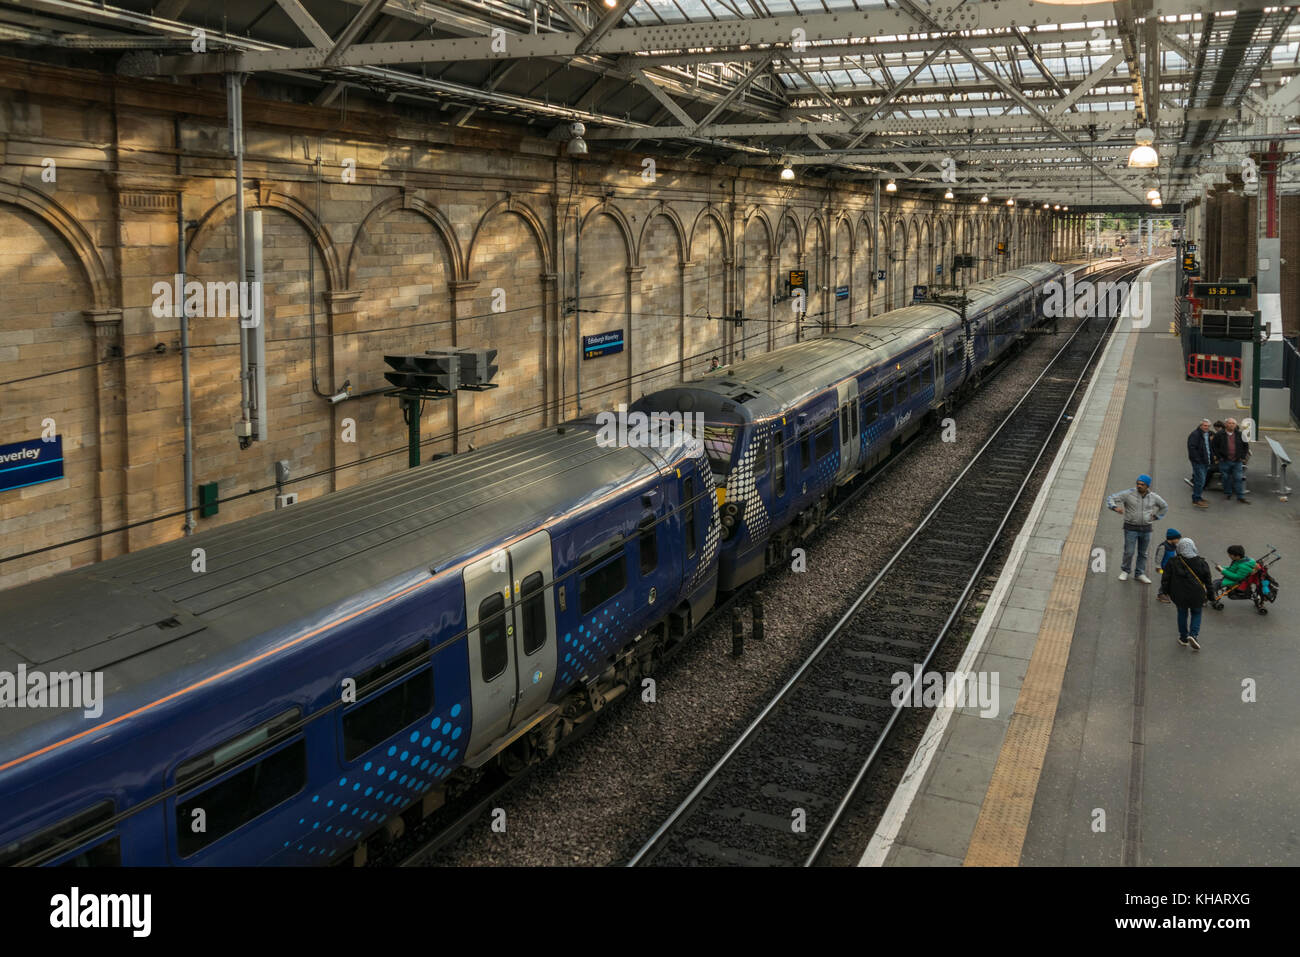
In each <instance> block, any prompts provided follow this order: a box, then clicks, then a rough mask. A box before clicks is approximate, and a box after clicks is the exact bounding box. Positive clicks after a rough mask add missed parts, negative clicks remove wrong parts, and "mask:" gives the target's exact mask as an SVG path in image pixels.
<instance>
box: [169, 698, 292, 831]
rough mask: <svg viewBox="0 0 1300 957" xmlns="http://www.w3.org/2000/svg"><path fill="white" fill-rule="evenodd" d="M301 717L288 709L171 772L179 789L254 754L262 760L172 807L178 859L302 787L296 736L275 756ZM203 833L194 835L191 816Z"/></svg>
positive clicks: (185, 797) (278, 802)
mask: <svg viewBox="0 0 1300 957" xmlns="http://www.w3.org/2000/svg"><path fill="white" fill-rule="evenodd" d="M299 714H300V712H299V711H298V709H297V708H293V709H291V710H289V711H286V712H285V713H284V714H281V715H280V716H279V717H277V718H275V719H273V720H271V721H268V722H267V723H266V724H264V725H262V726H261V727H260V728H257V729H256V730H254V731H251V732H249V733H248V734H245V735H242V736H240V737H239V738H236V739H235V740H234V741H231V742H230V743H228V744H224V745H222V746H221V747H219V748H215V749H213V750H212V751H209V752H208V753H207V754H205V755H203V756H202V757H199V758H196V759H193V760H191V761H187V762H185V763H184V764H182V765H181V766H180V767H179V768H177V769H176V783H177V784H178V785H180V784H183V783H184V782H186V781H193V780H197V779H201V778H206V777H209V776H211V775H212V774H214V773H219V771H220V770H221V768H222V765H226V764H233V763H234V762H235V761H236V760H242V759H246V758H248V757H250V756H253V755H261V757H260V758H259V759H258V760H256V761H254V762H252V763H249V764H247V765H245V766H244V767H243V768H242V769H241V770H239V771H237V772H236V773H234V774H232V775H230V776H229V777H228V778H225V779H224V780H222V781H220V782H218V783H217V784H214V785H212V786H211V787H208V788H203V789H201V790H198V791H191V792H190V793H189V794H187V795H185V796H184V797H182V798H181V799H179V800H178V801H177V802H176V848H177V851H178V852H179V853H180V855H181V857H189V856H190V855H191V854H194V853H196V852H197V851H200V850H202V849H203V848H205V847H207V846H208V845H209V844H211V843H212V842H213V841H216V840H218V839H219V838H222V837H225V836H226V835H227V834H229V833H230V832H231V831H233V830H235V829H236V828H239V827H242V826H243V825H244V824H247V823H248V822H249V821H251V820H253V819H254V818H256V817H258V816H260V815H262V814H265V813H266V812H267V811H269V810H271V808H273V807H275V806H276V805H277V804H280V803H282V802H283V801H286V800H288V799H289V798H291V797H293V796H294V795H295V794H297V793H298V792H299V791H301V790H302V789H303V788H304V787H305V786H306V784H307V742H306V741H305V740H304V739H303V738H302V737H301V735H300V736H299V737H298V739H297V740H296V741H294V742H292V743H291V744H288V745H285V746H283V747H280V748H278V749H277V750H274V751H269V752H268V750H267V749H269V748H272V747H274V746H275V744H276V742H277V740H279V739H283V738H284V736H285V735H287V734H290V733H293V731H295V730H296V727H295V726H296V725H297V722H298V718H299ZM200 810H201V811H202V812H203V815H202V816H203V820H204V823H205V825H206V830H203V831H199V832H197V833H196V832H195V830H194V826H193V825H194V821H195V819H196V818H195V813H194V812H196V811H200Z"/></svg>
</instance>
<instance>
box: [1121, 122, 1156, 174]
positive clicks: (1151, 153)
mask: <svg viewBox="0 0 1300 957" xmlns="http://www.w3.org/2000/svg"><path fill="white" fill-rule="evenodd" d="M1155 139H1156V134H1155V133H1154V132H1153V131H1152V130H1151V128H1150V127H1147V126H1144V127H1142V129H1140V130H1138V131H1137V132H1136V133H1134V134H1133V140H1134V142H1136V143H1137V146H1135V147H1133V152H1131V153H1129V154H1128V165H1129V167H1130V168H1132V169H1155V168H1156V167H1157V166H1159V165H1160V154H1159V153H1157V152H1156V151H1155V148H1154V147H1153V146H1152V145H1151V144H1152V143H1154V142H1155Z"/></svg>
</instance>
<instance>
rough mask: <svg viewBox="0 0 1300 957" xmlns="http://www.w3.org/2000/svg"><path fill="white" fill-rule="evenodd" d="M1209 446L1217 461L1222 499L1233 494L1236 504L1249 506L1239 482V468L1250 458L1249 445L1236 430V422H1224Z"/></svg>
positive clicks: (1230, 420) (1228, 420)
mask: <svg viewBox="0 0 1300 957" xmlns="http://www.w3.org/2000/svg"><path fill="white" fill-rule="evenodd" d="M1210 446H1211V448H1212V449H1213V450H1214V456H1215V458H1217V459H1218V460H1219V476H1220V480H1221V481H1222V482H1223V495H1224V497H1225V498H1232V496H1233V495H1234V494H1235V495H1236V496H1237V501H1238V502H1242V503H1244V504H1246V505H1249V504H1250V500H1249V499H1247V498H1246V494H1245V490H1244V487H1243V485H1242V481H1241V467H1242V466H1243V465H1245V464H1246V461H1247V460H1248V459H1249V458H1250V443H1249V442H1247V441H1246V439H1245V438H1244V437H1243V436H1242V434H1241V432H1240V431H1239V430H1238V429H1237V420H1236V419H1227V420H1226V421H1224V423H1223V431H1222V432H1218V433H1216V434H1215V436H1214V438H1213V439H1211V440H1210Z"/></svg>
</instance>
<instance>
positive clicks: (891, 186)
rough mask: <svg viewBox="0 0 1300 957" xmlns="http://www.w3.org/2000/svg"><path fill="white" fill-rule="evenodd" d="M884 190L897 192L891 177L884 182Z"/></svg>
mask: <svg viewBox="0 0 1300 957" xmlns="http://www.w3.org/2000/svg"><path fill="white" fill-rule="evenodd" d="M885 192H886V193H897V192H898V187H897V186H895V185H894V181H893V180H892V179H891V180H890V181H889V182H888V183H886V184H885Z"/></svg>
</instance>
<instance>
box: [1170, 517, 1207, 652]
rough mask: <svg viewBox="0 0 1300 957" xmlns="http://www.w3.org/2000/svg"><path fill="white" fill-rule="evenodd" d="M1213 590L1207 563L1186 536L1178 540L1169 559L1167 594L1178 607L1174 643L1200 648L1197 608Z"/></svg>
mask: <svg viewBox="0 0 1300 957" xmlns="http://www.w3.org/2000/svg"><path fill="white" fill-rule="evenodd" d="M1213 594H1214V583H1213V582H1212V581H1211V580H1210V565H1209V563H1208V562H1207V561H1206V560H1205V559H1204V558H1202V557H1201V556H1200V555H1198V554H1197V553H1196V543H1195V542H1194V541H1192V540H1191V539H1190V538H1186V537H1183V538H1180V539H1179V540H1178V551H1177V553H1176V554H1175V555H1174V557H1173V559H1172V560H1171V561H1170V562H1169V597H1170V598H1172V599H1173V601H1174V607H1175V608H1177V609H1178V643H1179V644H1180V645H1184V646H1187V645H1190V646H1191V649H1192V651H1200V650H1201V643H1200V641H1199V640H1198V639H1199V637H1200V632H1201V609H1202V608H1203V607H1204V605H1205V603H1206V602H1207V601H1209V600H1210V596H1212V595H1213Z"/></svg>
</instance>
